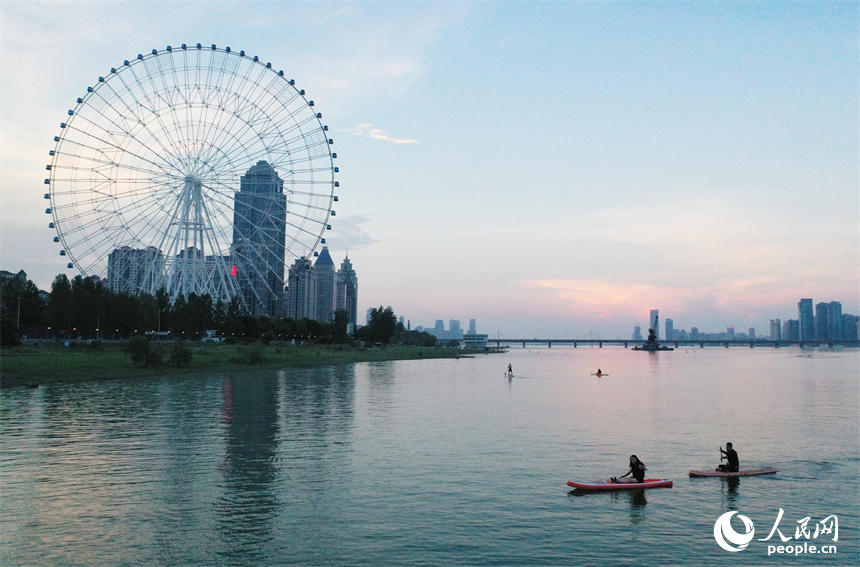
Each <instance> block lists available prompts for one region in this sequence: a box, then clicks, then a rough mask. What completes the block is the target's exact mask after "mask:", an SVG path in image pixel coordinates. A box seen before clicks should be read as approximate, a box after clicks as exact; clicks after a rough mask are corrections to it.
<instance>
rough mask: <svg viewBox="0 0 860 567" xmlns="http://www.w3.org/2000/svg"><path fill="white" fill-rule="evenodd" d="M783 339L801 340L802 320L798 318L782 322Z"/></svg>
mask: <svg viewBox="0 0 860 567" xmlns="http://www.w3.org/2000/svg"><path fill="white" fill-rule="evenodd" d="M782 340H784V341H791V342H795V341H799V340H800V321H799V320H797V319H789V320H788V321H786V322H785V323H783V324H782Z"/></svg>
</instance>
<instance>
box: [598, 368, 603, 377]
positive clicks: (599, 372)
mask: <svg viewBox="0 0 860 567" xmlns="http://www.w3.org/2000/svg"><path fill="white" fill-rule="evenodd" d="M602 374H603V372H601V371H600V369H599V368H598V369H597V375H598V376H601V375H602Z"/></svg>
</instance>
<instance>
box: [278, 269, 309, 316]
mask: <svg viewBox="0 0 860 567" xmlns="http://www.w3.org/2000/svg"><path fill="white" fill-rule="evenodd" d="M287 283H288V285H287V290H286V292H285V293H284V297H285V299H284V303H286V309H285V310H284V316H286V317H287V318H289V319H295V320H297V321H298V320H301V319H316V279H315V278H314V273H313V266H312V265H311V261H310V260H308V259H307V258H305V257H301V258H299V259H297V260H296V261H295V262H293V265H292V266H290V270H289V276H288V278H287Z"/></svg>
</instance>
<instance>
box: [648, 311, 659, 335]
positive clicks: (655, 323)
mask: <svg viewBox="0 0 860 567" xmlns="http://www.w3.org/2000/svg"><path fill="white" fill-rule="evenodd" d="M659 323H660V310H659V309H652V310H651V322H650V323H649V325H650V326H649V327H648V329H649V330H652V329H653V330H654V334H655V335H656V337H657V338H658V339H659V338H660V329H659Z"/></svg>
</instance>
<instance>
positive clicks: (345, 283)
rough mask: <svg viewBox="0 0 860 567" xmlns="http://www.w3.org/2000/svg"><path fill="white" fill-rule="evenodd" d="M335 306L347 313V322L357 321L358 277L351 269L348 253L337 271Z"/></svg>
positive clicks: (354, 322) (355, 322)
mask: <svg viewBox="0 0 860 567" xmlns="http://www.w3.org/2000/svg"><path fill="white" fill-rule="evenodd" d="M335 308H337V309H343V310H344V311H346V313H347V317H348V318H349V321H348V322H349V323H353V324H357V323H358V277H357V276H356V275H355V270H353V269H352V262H350V261H349V254H347V256H346V258H345V259H344V261H343V262H342V263H341V265H340V270H338V271H337V300H336V302H335Z"/></svg>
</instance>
